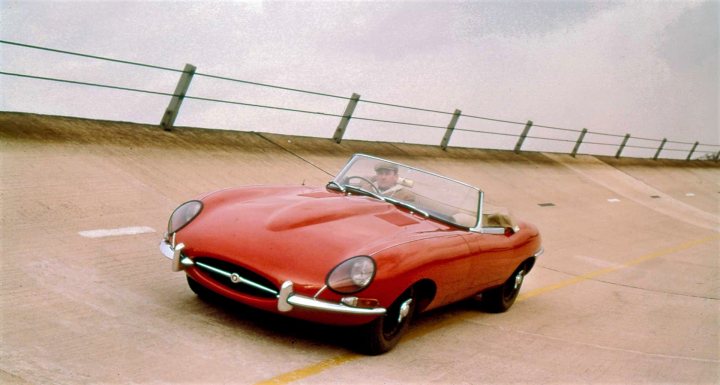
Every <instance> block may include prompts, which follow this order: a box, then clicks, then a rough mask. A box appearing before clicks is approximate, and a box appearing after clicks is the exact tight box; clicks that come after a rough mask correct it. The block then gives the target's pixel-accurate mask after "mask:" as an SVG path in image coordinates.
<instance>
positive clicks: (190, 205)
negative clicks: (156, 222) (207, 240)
mask: <svg viewBox="0 0 720 385" xmlns="http://www.w3.org/2000/svg"><path fill="white" fill-rule="evenodd" d="M202 208H203V204H202V202H200V201H189V202H185V203H183V204H181V205H180V207H178V208H176V209H175V211H173V213H172V215H170V220H169V221H168V234H172V233H174V232H176V231H178V230H180V229H182V228H183V227H185V226H187V224H188V223H190V221H192V220H193V219H195V217H196V216H198V214H200V211H201V210H202Z"/></svg>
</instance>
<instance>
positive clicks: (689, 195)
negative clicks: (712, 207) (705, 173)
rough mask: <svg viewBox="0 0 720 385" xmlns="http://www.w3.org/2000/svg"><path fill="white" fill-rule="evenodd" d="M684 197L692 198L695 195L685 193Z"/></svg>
mask: <svg viewBox="0 0 720 385" xmlns="http://www.w3.org/2000/svg"><path fill="white" fill-rule="evenodd" d="M685 196H686V197H694V196H695V193H687V194H685Z"/></svg>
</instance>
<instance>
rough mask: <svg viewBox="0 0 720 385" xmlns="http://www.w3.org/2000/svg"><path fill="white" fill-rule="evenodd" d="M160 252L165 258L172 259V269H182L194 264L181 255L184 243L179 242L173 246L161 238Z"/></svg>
mask: <svg viewBox="0 0 720 385" xmlns="http://www.w3.org/2000/svg"><path fill="white" fill-rule="evenodd" d="M159 246H160V253H162V255H163V256H165V258H167V259H169V260H171V261H172V271H182V270H185V268H186V267H188V266H192V265H194V263H193V261H192V260H191V259H190V258H188V257H185V256H183V255H182V250H183V248H185V245H184V244H182V243H181V244H179V245H177V246H175V247H173V246H172V245H170V242H168V241H167V240H166V239H163V240H162V241H160V245H159Z"/></svg>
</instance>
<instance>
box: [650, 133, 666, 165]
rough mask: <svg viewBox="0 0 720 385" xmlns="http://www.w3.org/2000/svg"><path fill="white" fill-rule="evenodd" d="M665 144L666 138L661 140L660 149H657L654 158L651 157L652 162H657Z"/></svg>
mask: <svg viewBox="0 0 720 385" xmlns="http://www.w3.org/2000/svg"><path fill="white" fill-rule="evenodd" d="M665 143H667V138H663V140H662V142H661V143H660V147H658V149H657V152H656V153H655V156H653V160H657V158H658V156H660V151H662V149H663V147H665Z"/></svg>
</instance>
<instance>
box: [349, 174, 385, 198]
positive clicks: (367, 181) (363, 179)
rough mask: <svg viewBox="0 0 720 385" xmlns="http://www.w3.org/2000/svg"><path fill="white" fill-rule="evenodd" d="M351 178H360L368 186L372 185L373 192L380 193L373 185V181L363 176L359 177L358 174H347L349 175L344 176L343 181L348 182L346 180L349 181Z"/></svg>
mask: <svg viewBox="0 0 720 385" xmlns="http://www.w3.org/2000/svg"><path fill="white" fill-rule="evenodd" d="M351 179H360V180H362V181H363V182H365V183H367V184H369V185H370V187H372V189H373V192H374V193H375V194H378V195H380V190H378V188H377V187H375V185H374V184H373V182H371V181H370V180H368V179H367V178H364V177H361V176H358V175H353V176H349V177H347V178H345V182H346V183H348V182H350V180H351Z"/></svg>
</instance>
